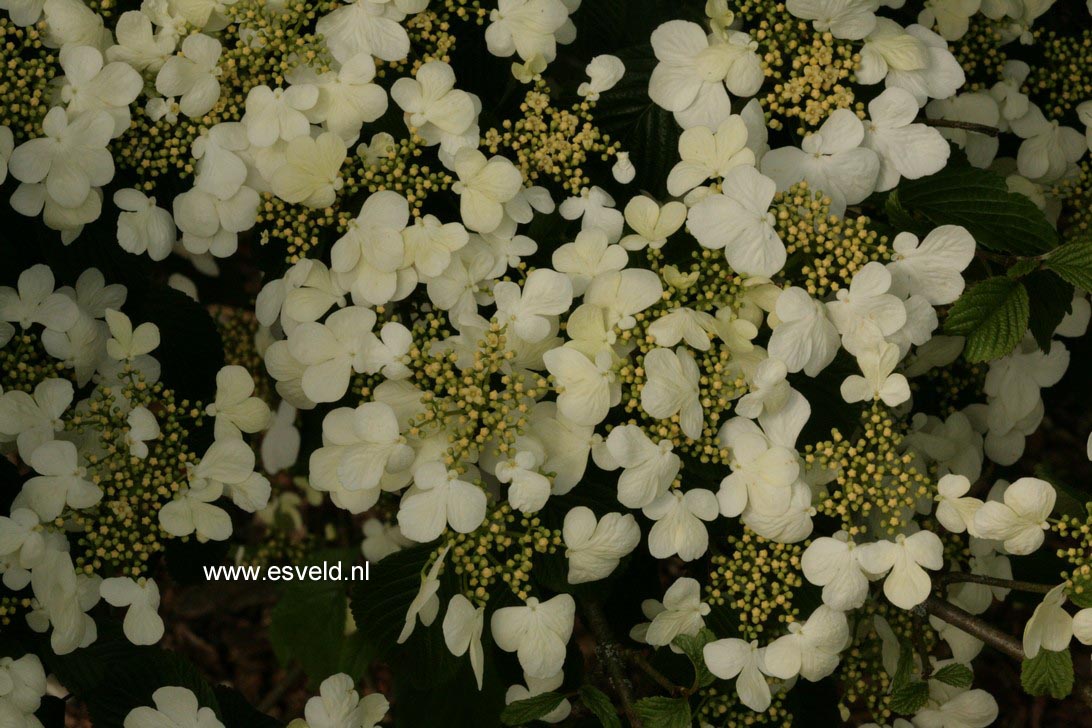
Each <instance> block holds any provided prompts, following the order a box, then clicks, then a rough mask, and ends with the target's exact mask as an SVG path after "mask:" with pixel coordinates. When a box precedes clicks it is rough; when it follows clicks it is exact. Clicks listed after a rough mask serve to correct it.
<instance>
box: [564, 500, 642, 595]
mask: <svg viewBox="0 0 1092 728" xmlns="http://www.w3.org/2000/svg"><path fill="white" fill-rule="evenodd" d="M561 536H562V539H563V540H564V541H565V558H566V559H568V561H569V576H568V580H569V583H570V584H584V583H586V582H589V581H598V580H599V579H605V578H607V577H608V576H610V574H611V572H613V571H614V570H615V569H616V568H617V567H618V562H619V561H620V560H621V559H622V558H623V557H624V556H626V554H628V553H629V552H631V551H633V549H635V548H637V544H638V543H640V541H641V529H640V527H639V526H638V525H637V521H636V520H635V519H634V518H633V516H632V515H630V514H629V513H626V514H622V513H608V514H606V515H605V516H603V517H602V518H601V519H599V520H596V518H595V514H594V513H593V512H592V511H591V509H590V508H585V507H584V506H578V507H576V508H573V509H571V510H570V511H569V512H568V513H566V514H565V523H564V526H563V527H562V530H561Z"/></svg>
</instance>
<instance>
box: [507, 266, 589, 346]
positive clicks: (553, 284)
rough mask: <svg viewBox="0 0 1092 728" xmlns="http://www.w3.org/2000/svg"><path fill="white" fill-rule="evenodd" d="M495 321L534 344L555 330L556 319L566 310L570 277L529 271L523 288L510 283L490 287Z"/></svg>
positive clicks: (570, 294) (570, 295) (570, 291)
mask: <svg viewBox="0 0 1092 728" xmlns="http://www.w3.org/2000/svg"><path fill="white" fill-rule="evenodd" d="M493 297H494V299H496V303H497V315H496V318H497V321H498V322H500V323H501V324H503V325H504V326H505V327H506V328H507V330H508V331H510V332H512V333H514V334H515V335H516V336H518V337H519V338H521V339H523V340H524V341H525V342H527V343H528V344H537V343H539V342H540V341H543V340H544V339H546V337H548V336H550V333H551V331H552V330H555V329H556V326H555V322H556V318H555V317H556V316H558V315H559V314H562V313H564V312H566V311H568V310H569V307H570V306H571V305H572V302H573V286H572V282H571V281H570V280H569V277H568V276H566V275H563V274H561V273H558V272H556V271H552V270H550V269H549V268H538V269H536V270H533V271H531V272H530V273H529V274H528V275H527V278H526V280H524V282H523V288H520V286H519V284H517V283H512V282H511V281H500V282H499V283H497V285H495V286H494V287H493Z"/></svg>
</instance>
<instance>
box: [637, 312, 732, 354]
mask: <svg viewBox="0 0 1092 728" xmlns="http://www.w3.org/2000/svg"><path fill="white" fill-rule="evenodd" d="M719 323H720V322H719V321H718V320H717V319H716V318H715V317H714V316H712V315H710V314H708V313H705V312H704V311H694V310H693V309H689V308H685V307H684V308H676V309H674V310H672V311H671V312H669V313H666V314H664V315H662V316H660V317H659V318H658V319H656V320H655V321H653V322H652V325H651V326H649V327H648V335H649V337H650V338H651V339H652V340H653V341H655V343H656V344H657V345H659V346H667V347H670V346H675V345H676V344H678V343H679V342H680V341H685V342H686V345H687V346H689V347H691V348H693V349H698V350H699V351H708V350H709V348H710V346H711V345H712V342H711V341H710V340H709V339H710V337H709V335H710V333H713V332H716V331H717V330H718V328H719Z"/></svg>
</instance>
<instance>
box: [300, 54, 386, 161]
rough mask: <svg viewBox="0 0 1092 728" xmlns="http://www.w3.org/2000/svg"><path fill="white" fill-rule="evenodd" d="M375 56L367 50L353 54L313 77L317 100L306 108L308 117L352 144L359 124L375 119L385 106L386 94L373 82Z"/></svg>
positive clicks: (358, 134) (358, 132)
mask: <svg viewBox="0 0 1092 728" xmlns="http://www.w3.org/2000/svg"><path fill="white" fill-rule="evenodd" d="M374 80H375V60H374V59H373V58H372V57H371V56H370V55H368V54H366V53H361V54H359V55H356V56H353V57H352V58H350V59H349V60H348V61H346V62H345V63H343V64H342V65H341V68H339V69H338V70H337V72H336V73H334V72H332V71H331V72H327V73H325V74H323V75H322V76H321V77H319V78H318V79H317V80H316V83H315V85H316V87H317V88H318V92H319V93H318V100H317V101H316V102H315V105H314V106H312V107H311V108H310V110H308V111H307V115H308V118H309V119H310V120H311V121H315V120H316V119H317V120H320V121H321V122H322V123H324V124H325V125H326V128H327V129H329V130H330V131H332V132H333V133H335V134H337V135H338V136H339V137H341V140H342V141H343V142H345V143H346V144H352V143H353V142H355V141H356V140H357V139H358V138H359V137H360V127H361V125H362V124H365V123H368V122H372V121H375V120H376V119H378V118H379V117H381V116H382V115H383V113H384V112H385V111H386V110H387V94H386V92H385V91H384V90H383V89H382V88H381V87H380V86H379V85H378V84H376V83H373V81H374Z"/></svg>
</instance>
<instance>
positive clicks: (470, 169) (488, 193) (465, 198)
mask: <svg viewBox="0 0 1092 728" xmlns="http://www.w3.org/2000/svg"><path fill="white" fill-rule="evenodd" d="M452 169H453V170H454V172H455V174H456V175H458V177H459V181H458V182H456V183H455V184H454V185H452V187H451V189H452V191H453V192H455V194H457V195H459V212H460V214H461V215H462V219H463V224H464V225H466V226H467V227H468V228H469V229H471V230H473V231H474V232H479V233H491V232H493V231H494V230H496V229H497V228H498V227H500V224H501V222H503V220H504V204H505V203H506V202H508V201H510V200H512V199H513V198H515V197H516V195H517V194H518V193H519V191H520V188H521V187H522V185H523V177H522V175H520V172H519V169H517V168H516V165H514V164H512V162H510V161H509V160H508V159H506V158H505V157H491V158H488V159H487V158H486V156H485V155H484V154H482V153H481V152H479V151H478V150H477V149H473V148H469V147H465V148H463V149H460V150H459V151H458V152H457V153H456V154H455V158H454V160H453V161H452Z"/></svg>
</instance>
